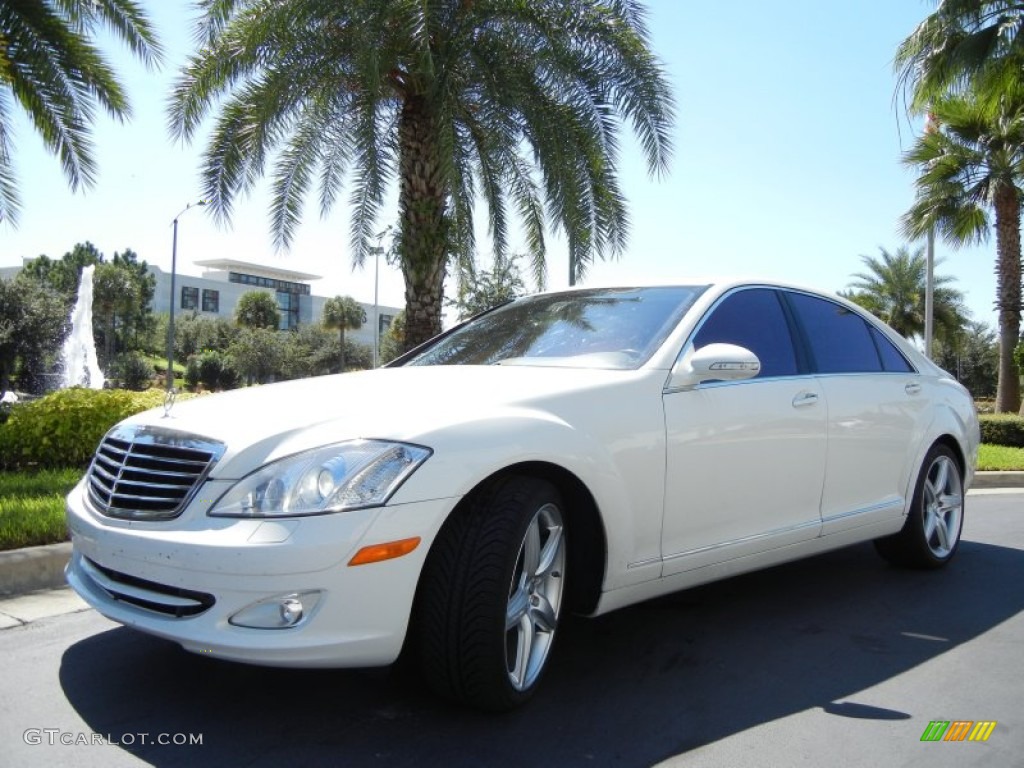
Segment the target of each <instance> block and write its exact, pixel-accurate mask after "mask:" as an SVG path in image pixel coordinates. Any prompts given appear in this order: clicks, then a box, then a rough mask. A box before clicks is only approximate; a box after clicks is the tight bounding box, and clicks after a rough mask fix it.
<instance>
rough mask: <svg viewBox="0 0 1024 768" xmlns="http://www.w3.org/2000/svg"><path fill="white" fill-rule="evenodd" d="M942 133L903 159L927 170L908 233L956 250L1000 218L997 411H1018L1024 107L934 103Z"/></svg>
mask: <svg viewBox="0 0 1024 768" xmlns="http://www.w3.org/2000/svg"><path fill="white" fill-rule="evenodd" d="M932 111H933V113H934V114H935V116H936V118H937V121H938V123H939V127H938V128H937V129H935V130H930V131H926V132H925V133H923V134H922V135H921V136H920V137H919V138H918V139H917V141H916V142H915V144H914V146H913V147H912V148H911V149H910V150H909V151H908V152H907V153H906V154H905V155H904V162H905V163H906V164H907V165H909V166H912V167H915V168H917V169H919V170H920V171H921V175H920V176H919V177H918V180H917V182H916V185H917V197H916V199H915V201H914V204H913V206H912V207H911V209H910V210H909V211H908V212H907V213H906V214H905V215H904V216H903V219H902V224H903V231H904V234H905V235H907V236H908V237H911V238H917V237H920V236H922V235H924V234H926V233H927V232H928V231H929V230H933V231H935V232H937V233H939V234H941V235H942V237H943V238H944V239H945V241H946V242H947V243H948V244H949V245H951V246H952V247H954V248H957V247H960V246H963V245H967V244H972V243H981V242H985V241H987V240H988V237H989V216H988V214H989V211H991V212H992V213H994V215H995V230H996V309H997V310H998V312H999V382H998V385H997V393H996V410H997V411H998V412H1011V411H1016V410H1017V408H1018V407H1019V405H1020V384H1019V381H1018V378H1017V368H1016V366H1015V365H1014V362H1013V350H1014V348H1015V347H1016V346H1017V341H1018V337H1019V334H1020V312H1021V247H1020V216H1021V208H1020V207H1021V200H1022V197H1021V188H1020V185H1021V182H1022V180H1024V101H1016V102H1014V101H1011V100H1009V99H1004V100H1003V102H1002V103H1001V104H1000V105H999V109H998V112H997V113H993V112H992V111H991V109H990V108H989V107H988V106H987V105H985V104H981V103H979V102H978V101H977V100H974V99H971V98H969V97H964V96H944V97H942V98H939V99H937V100H936V101H934V102H933V104H932Z"/></svg>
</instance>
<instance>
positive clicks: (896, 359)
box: [784, 292, 929, 535]
mask: <svg viewBox="0 0 1024 768" xmlns="http://www.w3.org/2000/svg"><path fill="white" fill-rule="evenodd" d="M784 295H785V297H786V300H787V302H788V303H789V305H790V306H791V307H792V310H793V314H794V316H795V317H796V319H797V321H798V324H799V327H800V329H801V333H802V334H803V335H804V337H805V339H806V343H807V346H808V348H809V351H810V355H811V357H812V364H813V366H814V370H815V372H816V374H817V376H818V381H819V382H820V385H821V388H822V391H823V392H824V396H825V401H826V403H827V413H828V460H827V467H826V471H825V487H824V491H823V493H822V500H821V516H822V526H823V528H822V532H823V534H825V535H827V534H829V533H835V532H838V531H843V530H848V529H851V528H856V527H859V526H861V525H867V524H870V523H873V522H878V521H879V520H880V519H885V518H892V517H893V516H898V515H902V513H903V510H904V505H905V502H906V494H907V493H908V492H909V486H910V475H911V473H912V472H913V466H912V462H913V456H912V451H910V450H909V446H917V445H919V444H920V441H921V439H922V435H923V432H924V430H925V428H926V427H927V422H928V419H929V409H928V406H927V400H926V397H925V392H924V391H923V389H922V384H921V382H920V376H919V375H918V374H917V372H916V371H915V370H914V369H913V367H912V366H911V365H910V363H909V362H907V360H906V359H905V358H904V357H903V355H902V354H901V353H900V352H899V350H898V349H897V348H896V346H895V345H894V344H893V343H892V342H891V341H889V340H888V339H887V338H885V335H884V334H883V333H882V332H881V331H879V330H878V329H877V328H875V327H874V326H873V325H872V324H871V323H869V322H868V321H867V320H866V319H864V318H863V317H861V316H860V315H859V314H858V313H857V312H854V311H853V310H851V309H848V308H846V307H845V306H843V305H841V304H839V303H837V302H833V301H830V300H828V299H825V298H822V297H818V296H812V295H809V294H804V293H796V292H787V293H785V294H784Z"/></svg>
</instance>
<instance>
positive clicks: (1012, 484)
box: [971, 472, 1024, 488]
mask: <svg viewBox="0 0 1024 768" xmlns="http://www.w3.org/2000/svg"><path fill="white" fill-rule="evenodd" d="M971 488H1024V472H975V473H974V484H973V485H971Z"/></svg>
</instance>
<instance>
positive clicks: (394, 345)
mask: <svg viewBox="0 0 1024 768" xmlns="http://www.w3.org/2000/svg"><path fill="white" fill-rule="evenodd" d="M404 342H405V310H404V309H403V310H402V311H401V312H399V313H398V314H397V315H395V318H394V320H392V321H391V325H389V326H388V329H387V330H386V331H385V332H384V333H383V334H382V335H381V337H380V350H379V356H380V364H381V365H384V364H385V363H390V362H391V361H392V360H394V359H395V358H396V357H398V356H399V355H400V354H402V347H403V344H404Z"/></svg>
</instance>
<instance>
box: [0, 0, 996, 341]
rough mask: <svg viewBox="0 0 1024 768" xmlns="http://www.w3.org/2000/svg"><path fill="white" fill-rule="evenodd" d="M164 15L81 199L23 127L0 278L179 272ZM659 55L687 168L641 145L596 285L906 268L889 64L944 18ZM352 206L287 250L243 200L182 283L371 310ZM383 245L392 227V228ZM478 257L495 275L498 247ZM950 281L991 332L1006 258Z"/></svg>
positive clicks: (628, 171) (770, 12) (863, 16)
mask: <svg viewBox="0 0 1024 768" xmlns="http://www.w3.org/2000/svg"><path fill="white" fill-rule="evenodd" d="M144 5H145V6H146V7H147V9H148V10H149V12H150V14H151V17H152V19H153V21H154V22H155V25H156V27H157V30H158V31H159V33H160V35H161V38H162V40H163V41H164V44H165V46H166V49H167V54H168V55H167V60H166V63H165V65H164V67H163V68H162V69H161V70H160V71H159V72H149V71H147V70H146V69H145V68H144V67H143V66H142V65H141V64H139V63H138V62H137V61H134V60H132V59H130V58H129V57H128V56H127V55H125V54H124V52H123V50H122V49H121V48H119V47H118V48H114V47H111V48H109V50H112V51H114V52H115V55H114V56H113V60H114V61H115V63H116V64H117V66H118V67H119V71H120V72H121V73H122V77H123V81H124V82H125V84H126V86H127V88H128V90H129V94H130V96H131V98H132V102H133V107H134V113H135V117H134V119H133V120H132V121H131V122H129V123H128V124H125V125H121V124H118V123H116V122H114V121H111V120H108V119H107V118H105V117H103V118H101V119H100V121H99V123H98V125H97V129H96V134H95V136H96V144H97V152H96V154H97V159H98V161H99V169H100V170H99V178H98V183H97V185H96V187H95V188H94V189H92V190H90V191H87V192H85V193H78V194H72V193H71V192H69V191H68V189H67V185H66V184H65V182H64V179H63V176H62V174H61V172H60V166H59V163H58V161H57V160H56V159H54V158H52V157H50V156H49V155H47V154H46V153H45V151H44V150H43V149H42V145H41V143H40V142H39V140H38V139H37V138H36V137H35V135H34V134H33V133H32V131H31V129H30V127H29V125H28V124H27V122H26V121H24V120H19V121H18V122H17V125H16V131H17V134H16V148H15V153H14V160H15V163H16V165H17V171H18V174H19V178H20V180H21V189H22V198H23V204H24V210H23V213H22V217H21V223H20V226H19V227H18V228H17V229H12V228H11V227H10V226H8V225H6V224H3V225H0V266H13V265H17V264H20V263H21V259H22V257H26V256H27V257H33V256H37V255H39V254H41V253H45V254H47V255H48V256H51V257H54V258H59V257H60V256H61V255H62V254H63V253H64V252H65V251H68V250H70V249H71V247H72V246H73V245H74V244H75V243H76V242H80V241H85V240H89V241H91V242H92V243H93V244H94V245H96V246H97V247H98V248H99V249H100V250H101V251H102V252H103V253H105V254H106V255H107V256H108V257H110V256H111V255H112V254H113V252H114V251H118V250H123V249H125V248H132V249H134V250H135V251H137V252H138V253H139V255H140V256H141V258H143V259H145V260H147V261H148V262H150V263H151V264H155V265H157V266H160V267H162V268H164V269H169V267H170V260H171V222H172V220H173V219H174V217H175V215H177V214H178V212H179V211H181V210H182V209H183V208H184V207H185V206H186V204H187V203H190V202H195V201H196V200H197V199H198V198H199V197H200V194H199V175H198V165H199V160H198V158H199V152H200V149H201V144H199V143H197V144H195V145H193V146H191V147H189V146H181V145H175V144H174V143H172V141H171V139H170V138H169V134H168V132H167V130H166V127H165V126H166V117H165V104H166V95H167V93H168V91H169V86H170V83H171V81H172V80H173V79H174V76H175V74H176V72H177V71H178V69H179V68H180V66H181V64H182V63H183V62H184V60H185V58H186V56H187V54H188V53H189V51H190V47H191V24H192V18H193V13H192V12H191V11H189V10H188V8H189V7H190V4H188V3H184V2H166V1H163V2H155V1H154V0H149V2H145V3H144ZM648 7H649V9H650V15H649V21H650V27H651V30H652V37H653V47H654V50H655V51H656V53H657V55H658V56H659V57H660V58H661V59H662V61H663V62H664V64H665V68H666V71H667V74H668V77H669V79H670V82H671V85H672V88H673V91H674V94H675V98H676V105H677V118H676V126H675V131H674V138H675V152H674V156H673V161H672V164H671V169H670V172H669V174H668V176H667V177H665V178H663V179H660V180H657V179H651V178H650V177H649V176H648V175H647V171H646V166H645V164H644V162H643V160H642V158H641V156H640V154H639V153H638V152H637V151H636V148H635V145H634V143H633V142H632V139H631V138H630V139H628V140H626V141H624V152H623V157H622V164H621V175H622V180H623V184H624V188H625V192H626V195H627V198H628V201H629V210H630V216H631V222H632V226H631V237H630V241H629V246H628V249H627V252H626V253H625V255H623V256H622V258H621V259H619V260H617V261H612V262H607V263H600V262H599V263H597V264H596V265H595V266H594V267H593V268H592V269H591V271H590V273H589V275H588V278H587V281H586V282H588V283H629V282H633V281H678V280H682V279H685V278H686V277H687V276H699V275H707V274H725V275H734V274H755V275H758V276H765V277H773V278H778V279H783V280H792V281H797V282H800V283H803V284H807V285H812V286H816V287H819V288H823V289H826V290H832V291H835V290H839V289H841V288H844V287H845V286H847V284H848V283H849V282H850V276H851V274H852V273H854V272H857V271H860V270H861V268H862V264H861V261H860V256H861V255H862V254H868V255H877V253H878V248H879V246H882V247H885V248H887V249H890V250H893V249H895V248H896V247H898V246H899V245H900V244H901V243H902V241H901V240H900V238H899V235H898V232H897V220H898V218H899V216H900V215H901V214H902V213H903V212H904V211H905V210H906V209H907V207H908V206H909V205H910V204H911V202H912V199H913V178H914V177H913V174H912V173H911V172H910V171H909V170H907V169H905V168H903V167H902V166H901V164H900V155H901V153H902V152H903V151H905V150H906V149H908V148H909V147H910V145H911V143H912V140H913V136H914V132H915V131H916V130H919V128H920V126H919V125H917V124H912V123H909V122H908V121H907V119H906V118H905V116H904V115H903V112H902V108H901V106H900V105H898V104H895V103H894V98H893V96H894V84H895V76H894V75H893V72H892V57H893V54H894V52H895V49H896V46H897V45H898V43H899V42H900V41H901V40H902V39H903V38H905V37H906V36H907V34H909V33H910V32H911V31H912V30H913V28H914V27H915V26H916V24H917V23H918V22H919V21H920V20H921V19H923V18H924V16H925V15H926V14H927V13H928V11H929V10H931V8H932V7H933V3H932V2H928V1H927V0H860V2H857V3H838V2H822V0H786V2H784V3H765V2H763V0H735V1H734V2H732V3H725V4H712V3H697V2H691V1H690V0H651V1H650V2H649V3H648ZM344 200H345V197H344V195H343V196H342V197H341V198H339V202H340V204H339V205H337V206H336V207H335V209H334V211H333V213H332V214H331V215H330V216H329V217H328V218H327V219H326V220H321V219H320V216H319V211H318V210H317V208H316V203H315V200H313V199H311V201H310V205H309V206H308V208H307V213H306V216H305V220H304V223H303V225H302V227H301V228H300V229H299V231H298V234H297V237H296V239H295V241H294V244H293V245H292V247H291V249H290V251H289V252H287V253H276V252H275V251H274V248H273V244H272V241H271V238H270V236H269V234H268V206H267V197H266V194H265V187H262V186H261V187H260V188H259V189H258V190H257V191H256V192H254V194H253V195H251V196H250V197H248V198H245V199H241V200H239V201H238V202H237V204H236V207H235V215H234V217H233V222H232V226H231V227H230V228H223V227H219V226H218V225H217V224H215V222H214V221H213V219H212V217H210V216H209V215H208V212H207V211H205V210H203V209H198V210H194V211H190V212H189V213H188V214H187V215H186V216H183V217H182V218H181V219H180V221H179V239H178V268H179V270H181V271H183V272H186V273H191V274H199V268H197V267H195V266H193V265H192V263H191V262H192V261H194V260H197V259H211V258H236V259H244V260H249V261H256V262H259V263H264V264H268V265H273V266H278V267H283V268H288V269H296V270H300V271H308V272H313V273H315V274H320V275H323V276H324V277H323V280H321V281H319V282H318V283H314V291H315V292H316V293H318V294H324V295H334V294H337V293H345V294H351V295H353V296H355V297H356V298H357V299H360V300H362V301H372V300H373V269H372V266H371V267H369V268H367V269H365V270H361V271H360V270H357V271H355V272H353V270H352V268H351V262H350V259H349V248H348V241H349V237H348V228H349V222H348V216H347V212H346V210H345V205H344ZM388 213H389V214H390V215H389V216H387V217H386V218H382V220H381V222H380V224H381V228H383V226H384V225H386V224H390V223H392V221H393V210H392V211H389V212H388ZM480 242H481V245H482V246H484V248H483V253H482V257H483V260H484V262H486V259H487V255H488V252H487V249H486V240H485V239H484V238H481V240H480ZM549 245H550V251H551V252H550V255H549V260H548V264H549V282H548V285H549V287H550V288H558V287H561V286H564V285H565V284H566V277H565V274H566V272H567V266H566V255H565V250H564V246H563V243H562V242H561V241H560V240H559V239H558V238H557V237H556V236H553V235H552V236H551V237H550V239H549ZM937 254H938V256H939V257H940V258H941V259H943V260H944V261H943V263H942V264H941V266H940V267H939V272H940V273H943V274H950V275H952V276H954V277H955V278H956V279H957V281H958V282H957V287H959V288H960V289H961V290H962V291H964V292H965V293H966V295H967V303H968V306H969V307H970V309H971V310H972V311H973V313H974V316H975V318H976V319H979V320H983V321H985V322H988V323H990V324H992V325H994V323H995V315H994V313H993V311H992V304H993V301H994V297H995V275H994V264H995V245H994V241H993V242H991V243H990V244H988V245H986V246H983V247H981V248H977V249H965V250H961V251H952V250H950V249H949V248H948V247H947V246H945V245H944V244H942V243H939V245H938V247H937ZM380 291H381V293H380V296H381V303H383V304H392V305H399V306H400V305H402V304H403V299H402V295H403V294H402V282H401V278H400V276H399V275H398V274H397V272H396V271H394V270H392V269H390V268H387V267H386V266H385V265H383V264H382V269H381V282H380Z"/></svg>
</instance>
